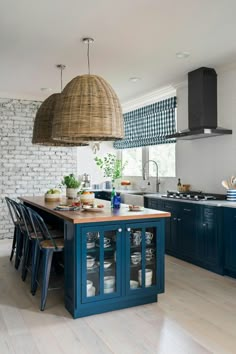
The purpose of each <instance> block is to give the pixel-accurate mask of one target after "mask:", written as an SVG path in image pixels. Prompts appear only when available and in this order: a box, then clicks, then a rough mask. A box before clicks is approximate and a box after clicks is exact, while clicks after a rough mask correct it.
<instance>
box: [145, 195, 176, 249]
mask: <svg viewBox="0 0 236 354" xmlns="http://www.w3.org/2000/svg"><path fill="white" fill-rule="evenodd" d="M144 206H145V208H150V209H155V210H162V211H168V212H170V213H171V217H170V218H166V219H165V230H166V232H165V252H166V253H168V254H171V252H174V248H176V249H177V238H176V237H177V236H176V231H177V222H176V220H177V215H176V207H175V206H174V204H173V203H170V204H168V203H167V202H166V201H165V200H162V199H159V198H149V197H144Z"/></svg>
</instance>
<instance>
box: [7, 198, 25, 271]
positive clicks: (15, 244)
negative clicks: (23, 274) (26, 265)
mask: <svg viewBox="0 0 236 354" xmlns="http://www.w3.org/2000/svg"><path fill="white" fill-rule="evenodd" d="M5 200H6V203H7V207H8V210H9V213H10V216H11V219H12V222H13V224H14V235H13V240H12V249H11V255H10V261H12V258H13V256H14V253H15V268H16V269H18V268H19V265H20V262H21V257H22V251H23V233H22V231H23V229H22V228H23V220H22V218H21V214H20V210H19V203H17V202H16V201H15V200H13V199H11V198H8V197H5Z"/></svg>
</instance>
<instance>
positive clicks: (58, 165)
mask: <svg viewBox="0 0 236 354" xmlns="http://www.w3.org/2000/svg"><path fill="white" fill-rule="evenodd" d="M40 104H41V102H37V101H28V100H18V99H5V98H0V239H2V238H11V237H12V236H13V225H12V222H11V220H10V216H9V214H8V209H7V205H6V202H5V196H8V197H9V198H12V199H15V200H17V197H18V196H23V195H25V196H26V195H28V196H29V195H42V194H44V193H45V192H46V190H47V189H49V188H53V187H55V186H57V185H58V184H59V183H60V182H61V180H62V177H63V176H64V175H66V174H68V173H75V174H76V171H77V149H76V148H67V147H47V146H38V145H33V144H32V142H31V140H32V132H33V123H34V118H35V114H36V111H37V109H38V107H39V106H40Z"/></svg>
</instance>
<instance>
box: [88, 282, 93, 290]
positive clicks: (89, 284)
mask: <svg viewBox="0 0 236 354" xmlns="http://www.w3.org/2000/svg"><path fill="white" fill-rule="evenodd" d="M92 286H93V282H92V281H91V280H87V290H89V289H91V288H92Z"/></svg>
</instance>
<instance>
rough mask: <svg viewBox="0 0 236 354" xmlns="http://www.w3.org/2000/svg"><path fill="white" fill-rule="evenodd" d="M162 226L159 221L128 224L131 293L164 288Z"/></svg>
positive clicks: (129, 287)
mask: <svg viewBox="0 0 236 354" xmlns="http://www.w3.org/2000/svg"><path fill="white" fill-rule="evenodd" d="M162 227H163V225H162V224H161V223H160V224H159V223H158V222H156V223H140V224H129V225H126V250H127V271H126V274H127V279H126V289H127V291H128V293H130V294H131V293H134V292H141V291H144V290H145V291H147V290H148V289H150V291H153V290H155V291H156V290H157V289H158V292H159V293H160V292H162V290H163V289H162V288H163V284H164V279H163V278H164V269H162V266H161V259H160V257H159V251H160V247H162V248H164V240H162V239H160V237H159V234H160V232H159V231H161V228H162Z"/></svg>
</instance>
